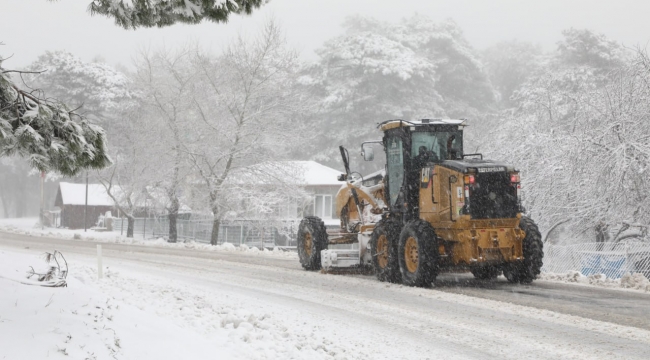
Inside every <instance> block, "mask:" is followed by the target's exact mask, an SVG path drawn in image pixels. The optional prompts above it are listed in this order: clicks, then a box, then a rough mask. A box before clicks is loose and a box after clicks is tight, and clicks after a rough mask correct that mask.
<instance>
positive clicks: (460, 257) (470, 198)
mask: <svg viewBox="0 0 650 360" xmlns="http://www.w3.org/2000/svg"><path fill="white" fill-rule="evenodd" d="M465 125H466V124H465V121H464V120H439V119H436V120H428V119H424V120H420V121H405V120H389V121H385V122H383V123H381V124H379V128H380V130H381V131H382V132H383V135H384V136H383V139H382V140H381V141H374V142H365V143H363V144H362V155H363V156H364V159H366V160H372V159H373V157H374V156H373V155H374V153H373V148H372V145H373V143H378V144H381V145H383V148H384V151H385V154H386V166H385V170H384V171H383V172H381V173H377V174H375V176H371V177H366V178H365V179H364V178H363V177H361V176H357V177H354V176H353V173H351V171H350V168H349V156H348V154H347V151H346V150H345V149H344V148H343V147H340V149H341V154H342V157H343V162H344V164H345V168H346V173H345V174H343V175H342V176H341V177H340V179H339V180H342V181H345V184H344V185H343V187H342V188H341V190H340V191H339V194H338V195H337V198H336V206H337V214H339V216H340V218H341V228H340V229H339V230H337V231H336V232H330V233H328V232H327V230H326V228H325V226H324V225H323V222H322V221H321V220H320V219H318V218H316V217H307V218H305V219H303V221H302V222H301V224H300V227H299V230H298V254H299V257H300V262H301V264H302V265H303V267H304V268H305V269H308V270H318V269H321V268H322V269H324V270H330V269H335V268H356V267H364V266H365V267H372V268H373V269H374V272H375V274H376V275H377V278H378V279H379V280H381V281H390V282H402V283H404V284H406V285H410V286H428V285H430V284H431V282H432V281H434V280H435V278H436V276H437V274H439V273H440V272H443V271H463V270H465V271H471V272H472V274H474V276H475V277H477V278H479V279H494V278H496V277H497V276H498V275H499V274H500V273H503V274H504V276H505V277H506V278H507V280H508V281H510V282H513V283H530V282H532V281H533V280H534V279H535V277H536V276H537V275H538V274H539V273H540V269H541V266H542V258H543V252H542V241H541V235H540V233H539V230H538V228H537V226H536V225H535V223H534V222H533V221H532V220H531V219H529V218H528V217H525V216H523V215H522V212H523V209H522V207H521V203H520V199H519V194H518V192H519V188H520V177H519V172H518V170H516V169H515V168H513V167H511V166H508V165H506V164H504V163H501V162H497V161H491V160H484V159H483V156H482V155H481V154H465V153H464V152H463V129H464V127H465Z"/></svg>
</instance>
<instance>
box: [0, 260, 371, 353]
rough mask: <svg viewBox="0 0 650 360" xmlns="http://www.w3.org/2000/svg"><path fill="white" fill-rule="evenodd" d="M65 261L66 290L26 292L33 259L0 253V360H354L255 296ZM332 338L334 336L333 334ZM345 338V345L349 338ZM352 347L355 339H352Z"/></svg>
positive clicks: (343, 347)
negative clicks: (99, 271) (100, 271)
mask: <svg viewBox="0 0 650 360" xmlns="http://www.w3.org/2000/svg"><path fill="white" fill-rule="evenodd" d="M84 261H88V259H86V260H81V261H75V256H70V257H69V258H68V262H69V263H70V274H69V276H68V285H69V286H68V287H66V288H45V287H39V286H30V285H25V284H22V283H20V282H19V280H20V279H23V278H24V276H25V273H26V270H27V269H29V266H30V265H35V264H38V263H42V262H43V261H42V259H41V258H39V255H36V254H33V253H32V254H27V253H25V252H18V251H16V252H14V251H7V250H0V288H1V289H2V292H0V338H2V339H5V340H6V339H11V341H3V345H2V346H0V359H4V358H7V359H44V358H54V359H56V358H61V359H63V358H68V359H163V360H164V359H174V360H175V359H208V358H210V359H310V360H311V359H337V358H341V359H348V358H350V359H352V358H360V357H362V356H358V354H356V353H354V352H351V349H352V348H353V347H354V346H351V345H350V344H348V343H347V342H346V340H342V341H340V340H337V339H335V338H333V337H332V336H333V335H332V334H331V332H330V331H322V330H321V327H322V326H323V324H322V323H313V321H306V319H305V317H304V314H302V313H295V314H291V311H290V310H291V309H290V308H289V307H282V308H280V309H278V308H277V306H267V305H265V302H264V301H260V299H259V296H257V295H254V296H244V297H242V296H240V295H237V294H235V293H233V292H231V291H229V290H228V289H226V288H219V287H218V286H217V287H215V286H213V285H210V286H201V285H199V284H192V283H188V282H186V281H179V280H174V279H169V278H165V277H164V276H158V275H157V273H156V272H155V271H154V273H152V274H149V273H147V272H146V271H145V272H139V271H133V270H123V269H121V270H120V271H119V272H117V271H114V270H111V269H105V272H104V278H103V279H101V280H98V279H97V274H96V269H95V268H94V267H92V266H90V265H89V263H84ZM334 333H336V331H334ZM351 338H352V337H351ZM351 341H353V340H351Z"/></svg>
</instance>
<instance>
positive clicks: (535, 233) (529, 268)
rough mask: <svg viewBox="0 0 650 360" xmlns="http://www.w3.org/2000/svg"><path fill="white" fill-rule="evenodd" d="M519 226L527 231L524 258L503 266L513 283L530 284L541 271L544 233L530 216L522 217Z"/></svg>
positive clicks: (504, 273)
mask: <svg viewBox="0 0 650 360" xmlns="http://www.w3.org/2000/svg"><path fill="white" fill-rule="evenodd" d="M519 228H521V230H523V231H525V232H526V237H525V238H524V240H523V244H522V246H523V253H524V260H523V262H521V263H520V264H516V265H515V264H512V265H509V266H506V267H504V268H503V275H504V276H505V277H506V279H508V281H509V282H511V283H521V284H530V283H531V282H533V280H535V278H537V275H539V273H540V272H541V269H542V265H543V262H542V260H543V258H544V251H543V247H544V245H543V244H542V234H540V232H539V229H538V228H537V225H536V224H535V222H534V221H533V220H531V219H530V218H528V217H522V218H521V221H520V222H519Z"/></svg>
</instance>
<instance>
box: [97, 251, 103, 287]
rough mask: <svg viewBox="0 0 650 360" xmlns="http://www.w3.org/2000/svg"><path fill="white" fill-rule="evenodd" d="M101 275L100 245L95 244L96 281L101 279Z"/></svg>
mask: <svg viewBox="0 0 650 360" xmlns="http://www.w3.org/2000/svg"><path fill="white" fill-rule="evenodd" d="M103 275H104V274H103V268H102V246H101V245H100V244H97V279H101V278H102V277H103Z"/></svg>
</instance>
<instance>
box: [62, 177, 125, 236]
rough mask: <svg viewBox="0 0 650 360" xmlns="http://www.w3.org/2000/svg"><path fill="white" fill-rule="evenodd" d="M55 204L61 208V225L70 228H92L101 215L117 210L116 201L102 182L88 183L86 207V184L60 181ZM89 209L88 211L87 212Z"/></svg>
mask: <svg viewBox="0 0 650 360" xmlns="http://www.w3.org/2000/svg"><path fill="white" fill-rule="evenodd" d="M54 206H58V207H59V208H60V209H61V217H60V219H61V223H60V224H59V226H60V227H63V228H68V229H83V228H84V218H85V219H86V223H85V225H86V226H85V227H86V228H91V227H93V226H94V225H95V223H97V219H98V218H99V216H100V215H104V214H106V212H107V211H111V212H115V202H114V201H113V199H111V197H110V196H108V193H107V192H106V188H105V187H104V186H103V185H102V184H88V207H87V208H86V184H74V183H67V182H62V183H59V189H58V191H57V194H56V199H55V200H54ZM85 211H87V213H85Z"/></svg>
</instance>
